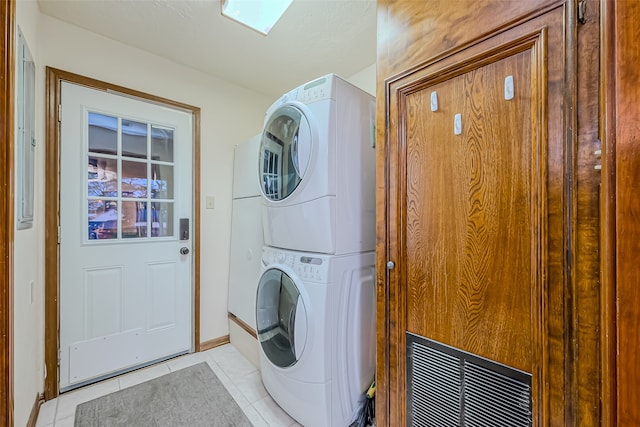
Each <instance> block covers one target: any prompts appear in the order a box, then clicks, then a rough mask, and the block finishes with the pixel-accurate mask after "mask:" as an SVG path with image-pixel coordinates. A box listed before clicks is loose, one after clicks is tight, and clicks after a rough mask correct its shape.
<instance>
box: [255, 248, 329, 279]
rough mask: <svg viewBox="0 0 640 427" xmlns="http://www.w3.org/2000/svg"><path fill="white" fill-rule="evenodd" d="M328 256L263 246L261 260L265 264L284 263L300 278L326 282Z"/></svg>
mask: <svg viewBox="0 0 640 427" xmlns="http://www.w3.org/2000/svg"><path fill="white" fill-rule="evenodd" d="M327 260H328V257H327V256H323V255H318V254H310V253H300V252H292V251H285V250H281V249H276V248H269V247H265V248H263V249H262V262H263V264H264V265H265V266H267V267H268V266H269V265H272V264H279V265H285V266H287V267H289V268H290V269H292V270H293V271H294V272H295V273H296V274H297V275H298V276H299V277H300V278H301V279H302V280H307V281H313V282H322V283H327V282H328V277H329V263H328V261H327Z"/></svg>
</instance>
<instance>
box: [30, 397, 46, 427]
mask: <svg viewBox="0 0 640 427" xmlns="http://www.w3.org/2000/svg"><path fill="white" fill-rule="evenodd" d="M43 403H44V394H42V393H36V401H35V402H33V406H32V407H31V414H30V415H29V420H28V421H27V427H36V424H37V423H38V415H40V406H42V404H43Z"/></svg>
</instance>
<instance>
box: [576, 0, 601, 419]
mask: <svg viewBox="0 0 640 427" xmlns="http://www.w3.org/2000/svg"><path fill="white" fill-rule="evenodd" d="M586 12H587V14H586V20H587V21H586V22H585V23H584V24H581V25H578V27H577V42H578V49H577V51H578V52H579V54H578V56H577V79H578V80H577V83H578V87H577V103H578V108H577V138H578V139H577V145H576V153H575V170H576V177H577V179H576V188H575V197H576V202H575V203H576V211H575V216H576V218H575V230H576V233H575V234H576V242H575V257H574V260H575V265H574V266H573V268H574V271H575V274H574V276H575V280H574V295H575V304H574V307H573V309H574V314H573V319H574V320H573V321H574V324H575V326H574V328H573V329H574V340H575V341H574V342H575V344H576V345H575V354H574V360H575V363H573V364H572V365H573V367H574V372H573V377H574V378H575V384H576V386H575V392H574V393H573V396H572V400H573V402H574V404H573V411H574V420H575V425H578V426H581V427H582V426H584V427H587V426H598V425H600V419H601V416H600V394H599V389H600V382H601V374H600V335H599V329H600V238H599V233H600V215H599V188H600V182H601V172H600V171H599V170H596V168H595V166H596V165H599V164H600V163H601V156H599V155H597V154H596V150H599V149H601V144H600V140H599V137H598V114H599V104H598V93H599V61H600V48H599V47H600V40H599V39H600V5H599V1H598V0H589V1H588V2H587V8H586Z"/></svg>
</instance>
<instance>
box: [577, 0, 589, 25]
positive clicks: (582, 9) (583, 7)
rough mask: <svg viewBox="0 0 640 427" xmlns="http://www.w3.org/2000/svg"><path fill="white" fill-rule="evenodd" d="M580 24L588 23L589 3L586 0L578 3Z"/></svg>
mask: <svg viewBox="0 0 640 427" xmlns="http://www.w3.org/2000/svg"><path fill="white" fill-rule="evenodd" d="M578 22H579V23H581V24H586V23H587V2H586V0H580V1H579V2H578Z"/></svg>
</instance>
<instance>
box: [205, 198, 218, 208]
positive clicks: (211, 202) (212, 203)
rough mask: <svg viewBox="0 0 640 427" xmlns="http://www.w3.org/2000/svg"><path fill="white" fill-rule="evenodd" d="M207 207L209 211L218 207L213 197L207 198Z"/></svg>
mask: <svg viewBox="0 0 640 427" xmlns="http://www.w3.org/2000/svg"><path fill="white" fill-rule="evenodd" d="M206 206H207V209H214V208H215V207H216V203H215V198H214V197H213V196H207V199H206Z"/></svg>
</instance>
